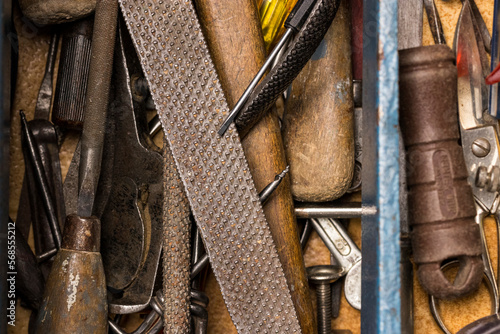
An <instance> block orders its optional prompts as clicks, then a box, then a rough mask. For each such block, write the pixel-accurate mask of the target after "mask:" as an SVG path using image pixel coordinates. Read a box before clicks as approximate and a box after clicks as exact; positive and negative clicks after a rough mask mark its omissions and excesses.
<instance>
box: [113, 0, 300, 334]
mask: <svg viewBox="0 0 500 334" xmlns="http://www.w3.org/2000/svg"><path fill="white" fill-rule="evenodd" d="M120 4H121V8H122V11H123V14H124V17H125V21H126V22H127V27H128V29H129V32H130V34H131V35H132V40H133V41H134V44H135V47H136V50H137V53H138V55H139V58H140V60H141V64H142V67H143V70H144V73H145V76H146V78H147V80H148V82H149V87H150V90H151V94H152V96H153V100H154V101H155V104H156V107H157V110H158V113H159V115H160V119H161V122H162V125H163V129H164V131H165V135H166V137H167V140H168V142H169V144H170V148H171V150H172V153H173V156H174V159H175V162H176V166H177V168H178V171H179V174H180V176H181V178H182V181H183V183H184V188H185V190H186V194H187V197H188V199H189V203H190V205H191V209H192V211H193V215H194V217H195V219H196V222H197V224H198V227H199V229H200V232H201V234H202V236H203V240H204V242H205V246H206V248H207V252H208V255H209V257H210V262H211V265H212V268H213V271H214V273H215V276H216V278H217V281H218V282H219V284H220V287H221V291H222V294H223V296H224V300H225V303H226V305H227V308H228V310H229V313H230V315H231V318H232V320H233V322H234V324H235V326H236V328H237V329H238V332H240V333H257V332H273V333H290V332H300V326H299V322H298V319H297V315H296V311H295V309H294V306H293V302H292V298H291V295H290V291H289V288H288V286H287V282H286V280H285V276H284V274H283V269H282V267H281V263H280V260H279V258H278V253H277V250H276V247H275V245H274V242H273V239H272V236H271V232H270V230H269V227H268V224H267V222H266V219H265V217H264V214H263V211H262V206H261V204H260V202H259V197H258V195H257V191H256V189H255V186H254V183H253V180H252V176H251V174H250V171H249V168H248V165H247V161H246V159H245V156H244V154H243V149H242V147H241V143H240V139H239V137H238V133H237V131H236V129H235V127H234V125H231V127H230V128H229V130H228V131H227V132H226V134H225V135H224V136H222V137H220V136H219V135H218V133H217V130H218V129H219V127H220V125H221V124H222V122H223V120H224V118H225V116H226V115H227V112H228V107H227V103H226V100H225V98H224V95H223V92H222V88H221V86H220V83H219V80H218V78H217V74H216V71H215V68H214V65H213V63H212V60H211V58H210V55H209V52H208V48H207V45H206V43H205V39H204V37H203V34H202V31H201V29H200V25H199V23H198V19H197V17H196V14H195V10H194V8H193V5H192V3H191V0H168V1H167V0H157V1H152V0H149V1H146V0H120ZM167 321H168V319H167Z"/></svg>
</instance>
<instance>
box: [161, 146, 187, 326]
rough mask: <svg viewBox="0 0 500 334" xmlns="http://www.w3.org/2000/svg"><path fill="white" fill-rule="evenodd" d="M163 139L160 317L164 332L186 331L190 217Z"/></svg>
mask: <svg viewBox="0 0 500 334" xmlns="http://www.w3.org/2000/svg"><path fill="white" fill-rule="evenodd" d="M168 145H169V144H168V142H167V141H166V140H165V142H164V145H163V146H164V151H165V152H164V174H163V182H164V183H163V185H164V202H163V299H164V302H163V317H164V319H167V321H165V324H164V328H165V332H166V333H186V334H187V333H189V326H190V311H189V305H190V303H191V302H190V298H189V292H190V288H191V287H190V273H191V272H190V265H191V241H190V239H191V238H190V231H191V220H190V219H189V202H188V199H187V197H186V193H185V191H184V186H183V185H182V181H181V179H180V177H179V172H178V171H177V168H176V166H175V161H174V157H173V156H172V152H171V151H170V147H169V146H168Z"/></svg>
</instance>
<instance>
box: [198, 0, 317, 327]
mask: <svg viewBox="0 0 500 334" xmlns="http://www.w3.org/2000/svg"><path fill="white" fill-rule="evenodd" d="M195 3H196V7H197V12H198V15H199V18H200V22H201V25H202V28H203V32H204V34H205V37H206V39H207V44H208V47H209V50H210V53H211V56H212V59H213V61H214V65H215V68H216V70H217V73H218V75H219V78H220V82H221V86H222V89H223V90H224V93H225V96H226V99H227V102H228V105H229V106H230V107H231V106H234V105H235V103H236V102H237V101H238V99H239V97H240V96H241V94H242V93H243V91H244V90H245V89H246V87H247V86H248V84H249V83H250V82H251V81H252V79H253V76H254V75H255V73H257V72H258V70H259V69H260V67H261V65H262V64H263V62H264V60H265V47H264V39H263V37H262V30H261V29H262V28H261V25H260V20H259V14H258V12H257V8H256V6H255V1H254V0H234V1H212V0H196V1H195ZM242 146H243V150H244V152H245V156H246V158H247V160H248V165H249V168H250V172H251V173H252V178H253V180H254V182H255V186H256V188H257V191H261V190H262V189H263V188H264V187H265V186H266V185H268V184H269V183H270V182H271V181H272V180H274V177H275V176H276V174H279V173H281V172H282V171H283V170H284V169H285V167H286V165H287V164H286V159H285V151H284V147H283V141H282V139H281V132H280V126H279V120H278V116H277V113H276V110H275V108H272V109H271V112H269V113H266V115H265V116H263V117H262V118H261V119H260V120H259V121H258V122H257V123H256V125H255V126H254V127H253V128H252V129H250V130H249V132H248V134H247V135H246V137H245V138H244V139H243V140H242ZM264 214H265V216H266V219H267V222H268V223H269V228H270V230H271V234H272V236H273V240H274V242H275V245H276V249H277V250H278V254H279V258H280V262H281V264H282V266H283V271H284V273H285V277H286V279H287V282H288V286H289V287H290V293H291V295H292V299H293V302H294V306H295V309H296V312H297V315H298V319H299V322H300V325H301V329H302V333H311V334H312V333H315V332H316V329H315V323H314V317H313V314H312V313H311V312H310V310H311V307H312V301H311V297H310V295H309V285H308V283H307V276H306V270H305V265H304V260H303V257H302V251H301V248H300V242H299V237H298V235H299V233H298V227H297V223H296V220H295V215H294V209H293V200H292V195H291V192H290V181H289V178H288V177H285V178H284V179H283V181H282V183H281V184H280V186H279V187H278V188H277V189H276V190H275V192H274V193H273V194H272V195H271V196H270V198H269V200H268V202H267V203H266V205H265V206H264ZM215 302H216V301H215V300H214V298H212V297H210V305H212V306H214V305H215V304H214V303H215ZM229 326H232V325H229ZM233 328H234V327H233ZM234 331H235V330H234ZM225 332H226V333H228V332H229V330H228V329H227V330H226V331H225Z"/></svg>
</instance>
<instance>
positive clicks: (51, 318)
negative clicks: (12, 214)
mask: <svg viewBox="0 0 500 334" xmlns="http://www.w3.org/2000/svg"><path fill="white" fill-rule="evenodd" d="M100 229H101V226H100V223H99V219H97V218H95V217H90V218H81V217H78V216H76V215H70V216H68V217H67V219H66V223H65V229H64V237H63V242H62V245H61V249H60V250H59V252H58V253H57V255H56V256H55V258H54V263H53V265H52V269H51V271H50V274H49V277H48V279H47V284H46V287H45V293H44V298H43V302H42V305H41V306H40V310H39V312H38V318H37V329H36V333H39V334H49V333H58V334H63V333H68V334H69V333H81V332H82V330H83V329H84V330H85V332H86V333H95V334H104V333H107V316H108V306H107V303H106V280H105V277H104V268H103V266H102V259H101V254H100V253H99V245H100V243H101V240H100Z"/></svg>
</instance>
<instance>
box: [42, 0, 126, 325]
mask: <svg viewBox="0 0 500 334" xmlns="http://www.w3.org/2000/svg"><path fill="white" fill-rule="evenodd" d="M117 16H118V3H117V1H116V0H99V1H98V2H97V5H96V14H95V21H94V35H93V39H92V60H91V63H90V74H89V84H88V88H87V101H86V106H85V107H86V109H85V124H84V129H83V133H82V151H81V163H80V175H79V183H78V184H79V187H78V190H79V194H78V208H77V215H75V214H74V213H72V214H71V215H69V216H68V217H67V218H66V223H65V231H64V240H63V244H62V248H61V250H60V251H59V252H58V254H57V256H56V259H55V260H54V265H53V266H52V269H51V273H50V275H49V279H48V280H47V286H46V292H45V296H44V301H43V304H42V307H41V310H40V312H39V314H38V319H37V325H38V333H76V332H78V331H81V328H85V330H86V331H88V332H91V333H106V332H107V315H108V305H107V300H106V299H107V297H106V283H105V278H104V269H103V266H102V259H101V255H100V253H99V247H100V241H101V240H100V239H101V238H100V235H101V223H100V221H99V219H98V218H96V217H95V216H92V209H93V207H94V199H95V195H96V190H97V185H98V184H97V182H98V180H99V175H100V165H101V158H102V145H103V137H104V127H105V124H106V122H105V120H106V114H107V109H108V98H109V86H110V80H111V71H112V64H113V53H114V46H115V34H116V25H117Z"/></svg>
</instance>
